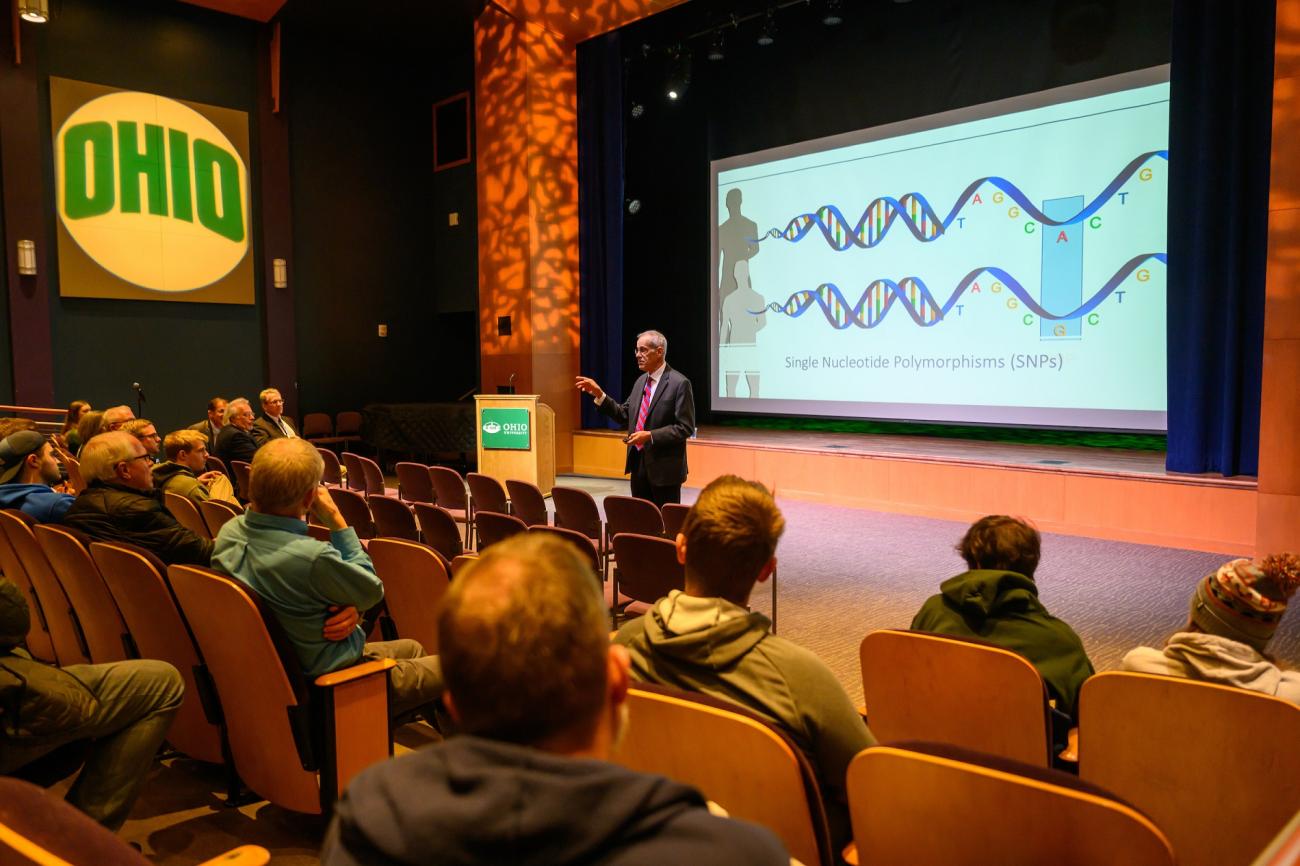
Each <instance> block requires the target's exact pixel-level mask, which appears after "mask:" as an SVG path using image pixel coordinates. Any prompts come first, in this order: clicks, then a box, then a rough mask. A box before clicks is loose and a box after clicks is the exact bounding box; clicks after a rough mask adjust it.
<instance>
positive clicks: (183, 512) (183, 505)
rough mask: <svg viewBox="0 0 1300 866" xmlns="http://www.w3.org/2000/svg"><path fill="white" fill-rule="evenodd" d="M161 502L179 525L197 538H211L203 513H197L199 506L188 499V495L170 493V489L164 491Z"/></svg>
mask: <svg viewBox="0 0 1300 866" xmlns="http://www.w3.org/2000/svg"><path fill="white" fill-rule="evenodd" d="M163 504H164V505H166V506H167V510H168V511H170V512H171V515H172V517H175V518H176V522H177V523H179V524H180V525H181V526H184V527H185V528H186V529H188V530H189V531H190V532H193V533H194V534H195V535H197V536H198V537H199V538H209V539H210V538H212V533H211V532H210V531H209V530H208V524H207V522H206V521H205V520H204V519H203V515H202V514H199V507H198V506H197V505H195V504H194V503H193V502H192V501H190V499H189V497H187V496H181V495H180V494H179V493H172V492H171V491H170V490H168V491H164V493H163Z"/></svg>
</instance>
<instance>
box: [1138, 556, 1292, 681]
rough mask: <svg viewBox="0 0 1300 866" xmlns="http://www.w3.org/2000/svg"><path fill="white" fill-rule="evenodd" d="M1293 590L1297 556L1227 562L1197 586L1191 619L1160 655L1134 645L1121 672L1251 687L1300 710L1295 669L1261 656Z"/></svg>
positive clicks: (1266, 656) (1174, 635)
mask: <svg viewBox="0 0 1300 866" xmlns="http://www.w3.org/2000/svg"><path fill="white" fill-rule="evenodd" d="M1297 588H1300V555H1298V554H1294V553H1282V554H1275V555H1273V556H1267V557H1265V558H1264V559H1262V560H1256V561H1252V560H1249V559H1234V560H1232V561H1231V562H1227V563H1224V564H1223V565H1221V566H1220V567H1219V568H1218V570H1217V571H1215V572H1214V573H1213V574H1210V575H1207V576H1206V577H1204V578H1202V579H1201V580H1199V581H1197V583H1196V591H1195V592H1193V593H1192V609H1191V615H1190V617H1189V618H1188V620H1187V625H1185V626H1183V630H1182V631H1179V632H1175V633H1174V634H1172V635H1170V636H1169V639H1168V640H1167V641H1165V645H1164V648H1163V649H1156V648H1154V647H1146V646H1142V647H1138V648H1137V649H1135V650H1133V651H1132V652H1130V653H1129V654H1128V655H1126V656H1124V660H1123V661H1122V662H1120V667H1121V668H1123V669H1124V670H1126V671H1134V672H1136V673H1143V674H1163V675H1164V676H1171V677H1187V678H1189V679H1195V680H1203V681H1205V682H1209V683H1217V684H1218V685H1224V686H1236V687H1237V688H1242V689H1250V690H1251V691H1253V692H1262V693H1263V694H1266V695H1273V696H1274V697H1278V698H1282V699H1283V700H1287V701H1290V702H1291V703H1294V704H1300V671H1284V670H1282V669H1281V668H1279V667H1278V666H1277V665H1276V664H1275V663H1274V662H1273V660H1272V659H1271V658H1269V656H1268V655H1267V651H1268V641H1269V639H1270V638H1271V637H1272V636H1273V632H1275V631H1276V630H1277V626H1278V623H1279V622H1281V620H1282V615H1283V614H1284V613H1286V607H1287V602H1288V601H1290V599H1291V597H1292V596H1293V595H1295V592H1296V589H1297Z"/></svg>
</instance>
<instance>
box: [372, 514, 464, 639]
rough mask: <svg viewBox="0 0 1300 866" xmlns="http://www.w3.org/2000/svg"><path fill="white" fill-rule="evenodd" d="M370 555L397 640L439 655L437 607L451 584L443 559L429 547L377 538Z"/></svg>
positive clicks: (396, 539)
mask: <svg viewBox="0 0 1300 866" xmlns="http://www.w3.org/2000/svg"><path fill="white" fill-rule="evenodd" d="M399 505H400V503H399ZM402 507H403V508H404V507H405V506H402ZM369 552H370V558H371V560H372V561H373V562H374V564H375V572H376V573H377V574H378V575H379V579H380V580H382V581H383V582H384V601H385V602H386V603H387V606H388V616H389V618H391V619H392V621H393V625H394V626H395V627H396V629H397V636H398V637H399V638H410V639H412V640H416V641H419V642H420V645H421V646H422V647H424V651H425V652H426V653H428V654H430V655H436V654H437V652H438V606H439V604H441V602H442V597H443V596H444V595H446V594H447V586H448V583H449V582H450V580H451V578H450V575H449V574H448V572H447V568H446V566H445V565H443V562H442V558H441V557H439V556H438V554H437V552H436V551H435V550H433V549H432V548H430V547H426V546H424V545H423V544H417V543H416V542H413V541H403V540H402V539H398V538H376V539H375V540H374V541H372V542H370V547H369Z"/></svg>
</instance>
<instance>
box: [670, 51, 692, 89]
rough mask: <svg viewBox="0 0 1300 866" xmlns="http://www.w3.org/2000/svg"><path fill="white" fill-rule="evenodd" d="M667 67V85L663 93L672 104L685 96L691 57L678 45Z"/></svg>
mask: <svg viewBox="0 0 1300 866" xmlns="http://www.w3.org/2000/svg"><path fill="white" fill-rule="evenodd" d="M671 58H672V59H671V61H670V62H669V65H668V85H667V87H666V88H665V90H664V92H665V93H666V94H667V95H668V98H669V99H670V100H672V101H673V102H676V101H677V100H679V99H681V98H682V97H683V96H685V95H686V89H687V88H688V87H690V85H691V55H690V54H689V53H688V52H687V51H686V50H685V49H684V48H682V46H680V45H678V46H677V47H675V48H674V49H673V51H672V55H671Z"/></svg>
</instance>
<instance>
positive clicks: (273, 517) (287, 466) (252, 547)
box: [212, 403, 442, 717]
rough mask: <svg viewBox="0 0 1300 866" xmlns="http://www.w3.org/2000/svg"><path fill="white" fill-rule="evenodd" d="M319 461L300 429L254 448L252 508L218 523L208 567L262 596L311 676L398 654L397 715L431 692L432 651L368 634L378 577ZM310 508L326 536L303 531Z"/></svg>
mask: <svg viewBox="0 0 1300 866" xmlns="http://www.w3.org/2000/svg"><path fill="white" fill-rule="evenodd" d="M232 405H233V403H232ZM324 469H325V464H324V462H323V461H322V460H321V457H320V453H319V452H318V451H317V450H316V448H315V447H314V446H313V445H312V444H311V443H309V442H305V441H303V440H302V439H277V440H276V441H274V442H269V443H267V444H266V446H265V447H263V448H262V449H260V450H259V451H258V452H257V456H256V457H254V458H253V468H252V480H251V483H250V484H249V486H250V487H251V488H252V489H251V490H250V491H249V500H250V502H249V508H248V510H247V511H245V512H244V513H243V514H241V515H239V516H238V517H236V518H234V519H232V520H230V521H229V522H228V523H226V525H225V526H223V527H221V533H220V534H219V535H218V536H217V541H216V550H215V552H214V553H213V555H212V567H213V568H217V569H220V570H221V571H224V572H226V573H227V574H229V575H231V576H233V577H235V578H237V579H238V580H241V581H243V582H244V583H246V584H248V585H249V586H250V587H252V588H253V589H254V590H255V591H256V592H257V593H258V595H260V596H262V598H263V599H265V601H266V603H267V605H269V606H270V608H271V610H272V611H273V612H274V613H275V616H276V619H278V620H279V621H280V624H281V625H282V626H283V627H284V630H285V633H286V634H287V635H288V637H289V640H290V641H292V642H293V645H294V648H295V649H296V650H297V652H298V659H299V661H301V662H302V668H303V672H304V673H306V674H307V675H308V676H312V677H315V676H319V675H320V674H324V673H328V672H329V671H333V670H337V669H339V668H343V667H347V666H349V665H353V664H356V663H357V662H359V661H361V660H362V659H363V658H391V659H396V660H397V667H395V668H393V669H392V670H391V671H390V672H389V681H390V685H391V688H390V691H389V695H390V702H389V709H390V711H391V713H392V715H393V716H394V717H396V716H399V715H403V714H405V713H407V712H410V711H412V710H416V709H419V708H421V707H424V706H425V705H428V704H431V703H433V702H434V701H436V700H437V698H438V696H439V694H440V693H441V692H442V675H441V673H440V672H439V670H438V660H437V658H436V657H435V656H427V655H425V653H424V648H423V647H421V646H420V644H419V643H417V642H416V641H413V640H394V641H382V642H378V643H366V638H365V631H364V630H363V629H362V628H361V627H360V626H359V624H358V623H359V620H360V616H359V614H358V611H367V610H369V609H371V608H373V607H374V606H375V605H377V604H379V602H381V601H382V600H383V598H384V585H383V583H381V582H380V580H379V578H378V577H376V576H375V567H374V565H373V564H371V562H370V556H369V555H368V554H367V553H366V551H365V549H364V548H362V546H361V541H360V539H358V538H357V533H356V530H354V529H352V528H350V527H349V526H348V525H347V523H346V522H345V521H344V520H343V515H341V514H340V513H339V510H338V507H337V506H336V505H335V504H334V500H332V499H330V495H329V492H328V491H327V490H326V489H325V487H324V486H323V485H322V484H321V474H322V472H323V471H324ZM308 513H311V514H312V515H313V516H315V517H316V519H317V520H318V521H320V522H321V523H322V524H324V525H325V526H327V527H328V528H329V529H330V540H329V541H328V542H325V541H316V540H315V539H314V538H312V537H311V536H309V535H308V534H307V523H306V520H305V517H306V515H307V514H308ZM331 619H333V620H336V621H337V622H338V627H337V628H334V627H331V626H330V624H329V623H328V622H327V620H331Z"/></svg>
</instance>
